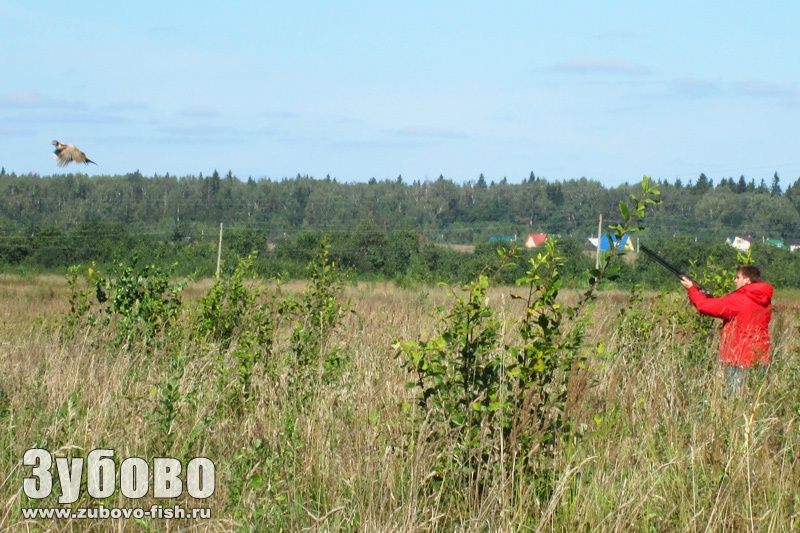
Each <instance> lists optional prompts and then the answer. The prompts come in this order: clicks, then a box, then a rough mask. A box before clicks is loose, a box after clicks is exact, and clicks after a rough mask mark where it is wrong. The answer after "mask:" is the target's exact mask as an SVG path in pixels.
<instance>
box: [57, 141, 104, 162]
mask: <svg viewBox="0 0 800 533" xmlns="http://www.w3.org/2000/svg"><path fill="white" fill-rule="evenodd" d="M52 144H53V146H55V147H56V149H55V151H54V152H53V153H54V154H56V162H57V163H58V166H60V167H63V166H66V165H67V163H72V162H73V161H74V162H75V163H86V164H87V165H88V164H89V163H91V164H93V165H96V164H97V163H95V162H94V161H92V160H91V159H89V158H88V157H86V154H84V153H83V152H81V151H80V150H79V149H78V147H77V146H74V145H72V144H64V143H62V142H60V141H53V143H52Z"/></svg>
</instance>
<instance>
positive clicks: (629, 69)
mask: <svg viewBox="0 0 800 533" xmlns="http://www.w3.org/2000/svg"><path fill="white" fill-rule="evenodd" d="M545 70H547V71H549V72H558V73H564V74H576V75H581V76H586V75H597V74H608V75H615V76H643V75H647V74H650V69H649V68H647V67H645V66H644V65H638V64H636V63H630V62H627V61H621V60H611V59H599V58H593V57H582V58H574V59H569V60H566V61H561V62H559V63H555V64H553V65H550V66H549V67H547V68H546V69H545Z"/></svg>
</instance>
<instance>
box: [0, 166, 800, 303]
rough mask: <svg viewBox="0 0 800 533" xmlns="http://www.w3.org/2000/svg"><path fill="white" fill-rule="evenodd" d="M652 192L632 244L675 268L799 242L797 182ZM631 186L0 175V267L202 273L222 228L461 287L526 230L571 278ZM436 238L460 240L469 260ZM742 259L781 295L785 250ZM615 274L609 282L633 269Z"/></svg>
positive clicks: (355, 268)
mask: <svg viewBox="0 0 800 533" xmlns="http://www.w3.org/2000/svg"><path fill="white" fill-rule="evenodd" d="M655 184H656V185H657V186H658V187H659V189H660V190H661V196H660V198H661V200H662V203H661V204H660V205H659V206H656V207H655V208H654V209H652V211H651V213H650V214H649V216H648V227H647V228H645V229H644V230H643V231H642V233H641V238H642V239H648V241H649V242H652V243H655V244H656V245H657V246H659V247H660V248H661V249H664V250H667V251H669V252H671V253H672V255H673V256H675V257H676V258H677V260H678V261H679V262H680V261H683V262H684V264H685V265H687V266H688V262H689V261H690V260H698V259H700V258H705V257H707V256H708V255H709V253H710V252H711V251H712V250H713V251H714V255H716V256H717V257H720V258H721V260H723V261H735V251H733V250H732V249H730V247H727V246H726V245H724V240H725V238H727V237H731V236H733V235H735V234H738V235H751V236H753V237H754V238H755V240H756V241H757V242H761V241H763V240H765V239H768V238H772V239H776V238H780V239H784V241H785V242H787V243H789V242H791V241H794V240H800V214H798V209H799V208H800V178H798V179H797V180H796V181H794V182H793V183H792V184H791V185H789V186H788V187H786V189H785V190H784V189H783V187H782V185H781V180H780V178H779V176H778V175H777V173H775V174H774V175H773V176H772V177H771V178H770V179H769V180H765V179H759V180H758V182H757V181H756V180H755V179H752V178H751V179H747V178H745V177H744V176H740V177H739V178H737V179H734V178H723V179H721V180H719V181H718V182H717V183H714V182H713V180H711V179H709V178H708V177H707V176H705V175H704V174H700V175H699V176H698V177H697V178H696V179H693V180H689V181H687V182H686V183H682V181H681V180H680V179H677V180H674V181H671V182H670V181H665V180H655ZM637 188H638V184H622V185H619V186H615V187H605V186H603V185H602V184H601V183H599V182H597V181H593V180H589V179H585V178H582V179H578V180H562V181H552V180H547V179H544V178H541V177H537V176H536V175H534V174H533V173H531V174H530V175H529V177H528V178H526V179H525V180H523V181H522V182H520V183H511V182H509V181H508V180H506V179H502V180H500V181H497V182H495V181H491V182H490V181H488V180H487V179H486V178H485V177H484V176H483V175H480V176H479V177H478V178H477V179H475V180H468V181H465V182H463V183H456V182H454V181H453V180H450V179H446V178H445V177H443V176H440V177H439V178H438V179H435V180H426V181H420V180H413V181H407V180H405V179H404V178H403V177H402V176H398V177H397V178H396V179H392V180H380V181H379V180H374V179H372V180H370V181H369V182H368V183H342V182H337V181H336V180H335V179H332V178H330V177H325V178H323V179H315V178H312V177H309V176H299V175H298V176H296V177H295V178H291V179H280V180H272V179H259V180H254V179H252V178H248V179H246V180H243V179H239V178H238V177H236V176H234V175H233V174H232V173H231V172H228V173H227V174H225V175H220V173H219V172H217V171H216V170H215V171H213V172H212V173H211V174H210V175H209V176H203V175H199V176H184V177H176V176H170V175H168V174H167V175H163V176H159V175H156V176H143V175H142V174H141V173H139V172H138V171H137V172H133V173H129V174H126V175H121V176H119V175H118V176H91V177H90V176H87V175H84V174H64V175H54V176H39V175H36V174H25V175H17V174H14V173H7V172H6V171H5V170H4V169H0V228H2V238H0V264H1V265H2V266H3V268H5V269H20V268H22V269H30V270H42V269H43V270H51V271H52V270H55V271H58V270H63V268H65V267H66V266H68V265H70V264H74V263H87V262H90V261H96V262H98V263H100V264H112V263H113V262H114V261H115V259H116V258H119V257H121V256H126V255H131V254H133V253H136V254H137V255H138V256H139V257H141V258H143V259H144V260H147V261H150V260H152V261H154V262H160V263H164V264H166V263H170V264H172V263H176V264H177V266H176V270H177V271H179V272H181V273H192V272H193V273H196V274H198V275H208V274H210V273H213V269H214V266H215V265H214V263H215V261H216V245H217V238H218V232H219V224H220V223H224V226H225V231H224V239H223V244H224V251H225V254H224V255H225V257H226V258H227V257H230V256H232V255H245V254H247V253H249V252H250V251H252V250H255V251H257V252H258V253H259V258H258V259H257V265H258V268H259V270H260V271H261V272H262V273H264V274H277V273H279V272H284V273H288V274H289V275H290V276H294V275H301V274H302V272H303V267H304V265H305V262H307V260H308V259H309V258H310V257H312V256H313V254H314V253H315V250H316V246H317V245H318V243H319V241H320V240H321V239H322V238H327V239H328V240H329V241H330V244H331V253H332V256H333V257H334V259H336V260H338V261H339V262H340V264H342V265H343V266H345V267H346V268H348V269H349V270H350V271H351V272H353V273H355V274H357V275H359V276H366V277H370V276H374V277H376V278H395V279H416V280H424V281H462V280H464V279H469V278H470V277H471V276H472V275H474V274H475V273H476V272H477V271H480V270H481V269H483V268H485V266H486V265H487V264H488V262H490V261H492V258H493V257H496V254H495V253H494V250H495V248H496V247H497V245H498V243H502V244H503V245H504V246H510V245H511V244H510V243H507V242H506V241H505V240H506V239H508V238H509V237H510V238H514V237H516V239H517V240H516V244H520V245H521V244H522V241H523V240H524V236H525V235H527V234H528V233H531V232H543V233H547V234H550V235H557V236H558V238H559V240H560V242H561V247H562V248H563V250H564V253H565V255H566V256H567V258H568V259H569V261H568V268H569V269H570V270H574V272H575V275H576V276H577V275H578V273H579V272H583V267H584V266H586V265H587V264H588V265H591V263H592V259H591V257H589V254H588V253H587V249H586V238H587V237H588V236H589V235H594V234H596V232H597V223H598V215H600V214H602V215H603V216H604V221H605V222H606V223H614V221H615V220H616V219H617V218H618V217H619V214H618V204H619V201H620V200H622V199H625V198H627V197H628V195H629V194H631V193H633V192H635V191H636V190H637ZM446 244H471V245H474V246H475V253H473V254H463V253H461V252H457V251H454V250H452V249H450V248H448V247H446V246H444V245H446ZM758 250H763V252H759V251H758ZM776 254H777V255H776ZM754 255H755V258H756V260H760V258H759V255H762V256H763V257H764V258H765V260H764V261H762V262H765V261H767V262H770V263H773V262H775V261H777V263H775V264H776V265H779V266H776V267H773V270H774V272H773V273H774V274H778V273H780V277H781V279H782V280H783V281H784V283H785V284H786V285H787V286H799V287H800V276H795V274H794V272H793V267H792V265H793V264H794V262H797V261H793V259H794V256H792V254H790V253H789V252H788V251H784V250H778V249H773V248H772V247H768V246H763V245H762V246H756V248H755V251H754ZM638 263H640V261H636V262H629V263H626V264H625V265H635V264H638ZM626 268H628V267H627V266H623V267H622V269H623V272H621V273H620V278H619V279H620V280H621V282H624V281H625V280H626V279H629V280H632V281H633V280H636V279H640V278H641V277H642V275H643V274H641V273H638V274H637V273H636V272H638V271H637V270H636V269H635V268H634V267H630V268H631V270H632V271H631V272H630V273H626V272H625V269H626ZM513 274H514V273H513V272H510V273H507V274H506V275H507V276H508V277H509V279H510V278H512V277H513ZM795 277H798V279H797V280H795V279H794V278H795ZM568 278H569V276H568ZM653 281H654V282H655V279H654V280H653ZM664 281H665V280H664ZM576 282H577V280H576Z"/></svg>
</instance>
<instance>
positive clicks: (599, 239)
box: [594, 213, 603, 268]
mask: <svg viewBox="0 0 800 533" xmlns="http://www.w3.org/2000/svg"><path fill="white" fill-rule="evenodd" d="M602 244H603V213H600V221H599V222H598V223H597V252H595V254H594V267H595V268H600V246H602Z"/></svg>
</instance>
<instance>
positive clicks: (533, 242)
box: [525, 233, 547, 248]
mask: <svg viewBox="0 0 800 533" xmlns="http://www.w3.org/2000/svg"><path fill="white" fill-rule="evenodd" d="M546 240H547V233H528V237H527V238H526V239H525V248H536V247H537V246H541V245H543V244H544V243H545V241H546Z"/></svg>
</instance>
